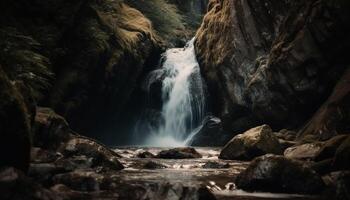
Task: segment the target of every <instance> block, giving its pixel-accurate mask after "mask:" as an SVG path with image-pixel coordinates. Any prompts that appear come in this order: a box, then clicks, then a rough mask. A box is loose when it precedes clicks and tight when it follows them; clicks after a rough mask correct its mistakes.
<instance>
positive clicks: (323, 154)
mask: <svg viewBox="0 0 350 200" xmlns="http://www.w3.org/2000/svg"><path fill="white" fill-rule="evenodd" d="M347 137H349V136H348V135H338V136H335V137H333V138H331V139H329V140H327V141H325V143H324V144H323V145H322V147H321V149H320V150H319V151H318V152H317V155H316V157H315V160H316V161H321V160H325V159H329V158H331V157H333V156H334V155H335V152H336V151H337V149H338V147H339V146H340V145H341V144H342V143H343V142H344V140H346V138H347Z"/></svg>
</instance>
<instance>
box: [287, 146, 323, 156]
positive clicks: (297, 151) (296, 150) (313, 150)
mask: <svg viewBox="0 0 350 200" xmlns="http://www.w3.org/2000/svg"><path fill="white" fill-rule="evenodd" d="M322 145H323V144H322V143H321V142H314V143H307V144H302V145H298V146H293V147H289V148H287V149H286V150H285V151H284V156H285V157H286V158H292V159H300V160H313V159H315V157H316V155H317V153H318V152H319V151H320V149H321V147H322Z"/></svg>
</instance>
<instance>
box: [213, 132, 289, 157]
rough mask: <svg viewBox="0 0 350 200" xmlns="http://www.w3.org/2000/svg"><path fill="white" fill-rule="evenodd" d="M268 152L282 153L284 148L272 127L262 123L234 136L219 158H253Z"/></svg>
mask: <svg viewBox="0 0 350 200" xmlns="http://www.w3.org/2000/svg"><path fill="white" fill-rule="evenodd" d="M268 153H273V154H281V153H282V149H281V146H280V143H279V142H278V139H277V137H276V136H275V135H274V134H273V132H272V130H271V128H270V127H269V126H268V125H262V126H259V127H255V128H252V129H250V130H248V131H246V132H245V133H243V134H239V135H236V136H235V137H234V138H232V140H231V141H229V142H228V143H227V144H226V145H225V146H224V148H223V149H222V150H221V152H220V155H219V158H221V159H225V160H251V159H253V158H255V157H257V156H261V155H264V154H268Z"/></svg>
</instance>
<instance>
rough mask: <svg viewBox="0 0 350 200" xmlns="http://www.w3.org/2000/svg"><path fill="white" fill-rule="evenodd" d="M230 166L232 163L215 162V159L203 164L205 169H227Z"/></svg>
mask: <svg viewBox="0 0 350 200" xmlns="http://www.w3.org/2000/svg"><path fill="white" fill-rule="evenodd" d="M229 167H230V165H229V164H227V163H219V162H214V161H209V162H206V163H205V164H204V165H203V166H202V168H204V169H226V168H229Z"/></svg>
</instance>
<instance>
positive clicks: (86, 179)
mask: <svg viewBox="0 0 350 200" xmlns="http://www.w3.org/2000/svg"><path fill="white" fill-rule="evenodd" d="M103 179H104V176H103V175H101V174H97V173H96V172H93V171H89V170H75V171H73V172H69V173H64V174H57V175H55V176H54V177H53V178H52V181H53V183H54V184H64V185H66V186H68V187H69V188H71V189H73V190H78V191H99V190H100V185H101V183H102V181H103Z"/></svg>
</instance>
